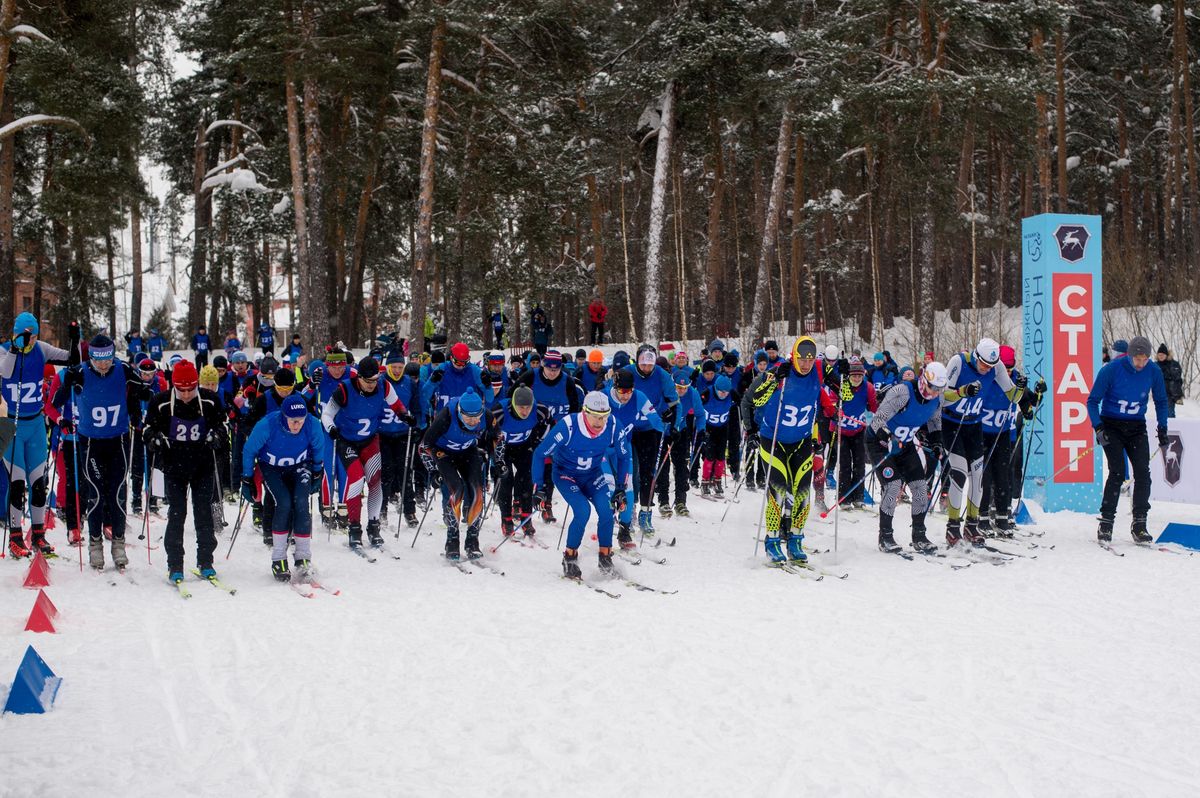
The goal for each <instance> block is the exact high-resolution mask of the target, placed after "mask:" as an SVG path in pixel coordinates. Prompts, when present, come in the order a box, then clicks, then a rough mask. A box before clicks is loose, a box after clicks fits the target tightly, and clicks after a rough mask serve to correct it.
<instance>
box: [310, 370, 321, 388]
mask: <svg viewBox="0 0 1200 798" xmlns="http://www.w3.org/2000/svg"><path fill="white" fill-rule="evenodd" d="M322 373H323V372H322V371H321V370H320V369H315V370H314V371H313V372H312V373H311V374H309V375H308V381H309V382H311V383H312V384H313V385H320V384H321V374H322Z"/></svg>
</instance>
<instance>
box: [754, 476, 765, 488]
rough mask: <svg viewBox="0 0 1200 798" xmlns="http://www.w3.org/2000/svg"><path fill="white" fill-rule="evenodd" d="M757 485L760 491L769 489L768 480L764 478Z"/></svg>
mask: <svg viewBox="0 0 1200 798" xmlns="http://www.w3.org/2000/svg"><path fill="white" fill-rule="evenodd" d="M755 484H757V485H758V489H759V490H766V489H767V478H766V477H763V478H762V479H760V480H758V481H757V482H756V483H755Z"/></svg>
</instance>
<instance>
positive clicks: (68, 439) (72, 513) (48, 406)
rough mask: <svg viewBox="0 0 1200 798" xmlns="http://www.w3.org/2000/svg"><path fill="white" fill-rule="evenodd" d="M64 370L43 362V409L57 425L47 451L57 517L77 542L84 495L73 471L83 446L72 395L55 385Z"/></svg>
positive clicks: (9, 421) (7, 423) (70, 538)
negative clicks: (55, 480) (51, 460)
mask: <svg viewBox="0 0 1200 798" xmlns="http://www.w3.org/2000/svg"><path fill="white" fill-rule="evenodd" d="M65 373H66V369H63V371H62V373H60V372H59V371H58V370H56V369H55V368H54V366H52V365H50V364H49V363H47V364H46V367H45V375H46V380H48V383H47V385H48V390H47V391H46V401H45V402H44V403H43V409H44V411H45V413H46V420H47V421H49V422H50V424H51V425H52V426H54V427H58V428H59V429H52V430H51V432H50V451H51V452H52V454H53V457H54V471H55V476H56V477H57V478H58V483H57V486H56V488H55V491H54V504H55V506H56V507H57V508H58V513H59V517H60V518H62V519H63V520H64V521H65V522H66V524H67V542H69V543H70V544H71V545H73V546H78V545H81V544H82V541H83V536H82V534H81V533H80V529H81V527H82V520H83V496H82V488H80V487H79V485H78V484H77V482H76V474H77V471H78V462H79V450H80V448H82V447H81V445H80V441H79V430H78V428H77V425H76V424H75V413H76V408H75V405H74V403H73V402H72V401H71V397H69V396H60V395H59V390H58V389H59V388H60V387H62V380H63V376H64V375H65ZM0 398H2V397H0ZM0 418H3V416H0ZM3 422H5V426H6V427H8V426H11V427H12V429H13V431H14V432H15V430H16V425H15V422H14V421H13V420H12V419H9V418H3ZM65 430H70V431H69V432H68V431H65ZM8 442H11V437H10V438H9V439H8V441H6V443H8ZM5 448H7V446H6V447H5ZM5 476H7V475H5Z"/></svg>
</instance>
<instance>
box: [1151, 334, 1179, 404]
mask: <svg viewBox="0 0 1200 798" xmlns="http://www.w3.org/2000/svg"><path fill="white" fill-rule="evenodd" d="M1156 359H1157V360H1158V367H1159V368H1160V369H1162V375H1163V382H1164V383H1166V386H1167V418H1175V405H1178V404H1183V366H1180V365H1179V361H1178V360H1176V359H1175V358H1173V357H1171V352H1170V350H1169V349H1167V345H1166V344H1159V345H1158V354H1157V355H1156Z"/></svg>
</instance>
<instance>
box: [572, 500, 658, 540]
mask: <svg viewBox="0 0 1200 798" xmlns="http://www.w3.org/2000/svg"><path fill="white" fill-rule="evenodd" d="M570 517H571V505H569V504H568V505H567V511H566V512H565V513H563V522H562V526H561V527H559V528H558V545H559V546H562V539H563V532H565V531H566V530H567V519H568V518H570ZM645 536H646V533H645V532H643V533H642V537H643V538H645Z"/></svg>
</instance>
